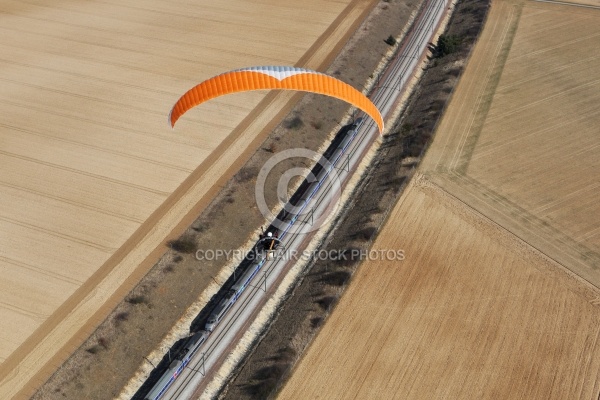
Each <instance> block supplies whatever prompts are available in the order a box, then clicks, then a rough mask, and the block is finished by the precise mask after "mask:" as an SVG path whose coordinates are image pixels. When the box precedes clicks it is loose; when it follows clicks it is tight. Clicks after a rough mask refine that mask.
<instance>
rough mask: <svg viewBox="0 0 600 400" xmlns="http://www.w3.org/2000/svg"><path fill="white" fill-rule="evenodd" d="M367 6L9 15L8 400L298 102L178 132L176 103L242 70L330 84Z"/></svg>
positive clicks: (2, 287) (68, 5) (5, 92)
mask: <svg viewBox="0 0 600 400" xmlns="http://www.w3.org/2000/svg"><path fill="white" fill-rule="evenodd" d="M370 5H372V2H371V1H360V0H347V1H321V0H318V1H313V0H309V1H303V2H301V3H297V2H281V1H270V0H266V1H258V2H257V1H246V0H239V1H238V0H236V1H227V2H220V1H210V0H201V1H196V2H193V3H191V2H187V3H186V2H183V3H181V2H178V3H173V2H167V1H164V0H148V1H141V0H140V1H137V0H136V1H129V2H127V3H126V4H125V3H123V2H114V1H108V2H107V1H77V0H68V1H62V2H59V3H57V2H53V1H46V0H34V1H29V2H19V1H5V2H3V3H2V5H0V33H1V34H0V50H1V51H0V71H1V73H0V88H1V90H0V114H1V115H2V118H1V121H0V163H1V165H2V168H1V172H0V199H1V204H2V208H1V210H0V238H1V244H2V245H1V246H0V271H2V276H3V278H2V280H1V281H0V319H1V320H2V329H1V330H0V398H3V399H4V398H11V397H12V396H14V395H15V394H16V393H19V392H20V393H27V392H31V391H32V388H34V387H35V386H37V385H39V384H40V383H42V382H43V381H44V380H45V379H46V378H47V377H48V375H49V374H50V373H51V372H52V371H53V370H54V369H55V368H56V367H57V366H58V365H59V364H60V362H62V361H63V360H64V359H65V358H66V357H67V356H68V355H69V354H70V352H71V351H72V350H73V349H75V348H76V347H77V346H78V345H79V344H81V342H82V341H83V339H84V338H85V337H86V336H87V335H89V333H90V332H91V331H92V330H93V328H94V327H95V326H96V325H97V324H98V323H99V322H100V321H101V320H102V318H103V316H106V314H107V312H108V310H110V309H111V308H112V307H113V306H114V305H115V304H117V303H118V301H119V300H120V299H122V298H123V296H124V294H125V293H127V291H128V290H129V289H130V288H131V287H132V286H133V285H134V284H135V282H136V281H137V279H139V278H140V277H141V276H143V274H144V273H145V272H146V271H147V270H148V269H149V268H150V267H151V266H152V265H153V264H154V263H155V262H156V261H157V259H158V257H159V256H160V255H161V254H162V253H163V252H164V247H163V246H162V244H164V242H165V240H166V238H169V237H174V236H176V235H178V234H179V233H180V232H181V231H183V229H184V227H185V226H187V225H189V223H190V221H191V220H192V219H193V218H194V217H195V216H196V215H197V214H198V212H199V210H200V209H201V207H202V206H203V205H206V203H207V202H208V201H209V200H210V199H211V198H212V196H213V195H214V194H215V192H216V191H217V190H218V187H216V186H218V185H217V184H218V183H219V182H220V183H223V182H225V181H226V180H227V179H228V177H230V176H231V175H232V174H233V173H234V172H235V171H236V167H239V166H240V165H241V164H240V163H242V162H243V161H244V160H245V159H247V158H248V157H249V154H251V150H249V149H250V148H251V147H252V146H254V147H256V146H257V145H258V144H257V143H260V142H261V141H262V139H261V138H264V137H265V135H266V134H267V133H268V132H270V130H271V128H272V126H273V124H274V123H275V122H276V121H277V118H276V117H277V116H280V115H283V113H284V112H285V110H286V109H289V108H290V107H291V101H290V99H292V95H291V94H290V93H280V94H275V93H272V94H265V93H258V92H254V93H247V94H239V95H234V96H228V97H223V98H221V99H217V100H215V101H213V102H209V103H207V104H206V105H204V106H203V107H202V109H201V110H194V111H192V112H190V113H189V115H186V117H185V118H183V119H182V120H181V121H180V123H179V124H178V126H177V130H176V131H175V132H173V131H172V130H171V129H170V128H169V127H168V124H167V121H166V116H167V113H168V111H169V109H170V107H171V105H172V104H173V103H174V102H175V100H176V99H177V98H178V97H179V96H180V95H181V94H182V93H183V92H185V90H187V89H189V88H190V87H191V86H192V85H194V84H195V83H197V82H199V81H201V80H202V79H206V78H208V77H210V76H212V75H215V74H217V73H219V72H222V71H224V70H229V69H232V68H238V67H243V66H249V65H264V64H286V65H297V66H302V67H306V68H312V69H319V68H321V67H322V66H323V65H327V64H328V63H329V62H330V61H331V59H332V57H333V56H334V55H335V53H336V50H337V49H339V47H340V46H341V45H342V44H343V43H344V39H345V38H347V37H348V35H349V34H350V33H352V30H353V28H354V27H355V26H356V24H357V21H358V20H360V18H361V17H362V16H363V15H364V12H365V10H367V9H368V8H369V7H370ZM290 21H293V23H290ZM32 379H33V381H32V382H30V380H32ZM28 383H29V387H28V388H27V389H26V390H25V392H21V390H23V388H26V387H27V385H28Z"/></svg>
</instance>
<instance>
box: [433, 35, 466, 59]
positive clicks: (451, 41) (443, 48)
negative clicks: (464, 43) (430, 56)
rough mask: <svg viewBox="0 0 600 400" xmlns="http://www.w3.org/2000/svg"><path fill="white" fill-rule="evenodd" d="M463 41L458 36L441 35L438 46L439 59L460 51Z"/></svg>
mask: <svg viewBox="0 0 600 400" xmlns="http://www.w3.org/2000/svg"><path fill="white" fill-rule="evenodd" d="M460 42H461V39H460V37H458V36H456V35H445V34H442V35H440V38H439V39H438V44H437V52H438V57H444V56H446V55H448V54H452V53H454V52H456V51H457V50H458V47H459V46H460Z"/></svg>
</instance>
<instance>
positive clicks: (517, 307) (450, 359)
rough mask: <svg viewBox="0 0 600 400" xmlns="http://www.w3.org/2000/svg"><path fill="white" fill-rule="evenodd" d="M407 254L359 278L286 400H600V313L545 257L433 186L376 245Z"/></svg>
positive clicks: (418, 187) (398, 215) (408, 199)
mask: <svg viewBox="0 0 600 400" xmlns="http://www.w3.org/2000/svg"><path fill="white" fill-rule="evenodd" d="M415 211H416V212H415ZM398 249H401V250H404V254H405V260H404V261H386V260H385V259H384V260H381V261H375V260H374V261H371V262H368V263H365V264H363V265H362V266H361V267H360V269H359V270H358V272H357V273H356V276H355V277H354V278H353V281H352V283H351V284H350V287H349V288H348V290H347V291H346V293H345V294H344V296H343V297H342V299H341V301H340V303H339V304H338V305H337V307H336V308H335V310H334V311H333V313H332V314H331V316H330V317H329V319H328V320H327V322H326V323H325V325H324V327H323V329H322V330H321V332H320V333H319V335H318V337H317V339H316V340H315V342H313V344H312V345H311V347H310V349H309V350H308V352H307V353H306V355H305V357H304V358H303V359H302V361H301V362H300V363H299V366H298V367H297V369H296V371H294V374H293V375H292V377H291V379H290V381H289V382H288V384H287V385H286V386H285V387H284V389H283V391H282V393H281V395H280V396H279V399H298V398H307V399H348V398H356V399H367V398H369V399H389V398H397V399H407V398H411V399H440V398H445V399H475V398H477V399H482V398H502V399H550V398H553V399H567V398H577V399H596V398H597V396H598V391H599V389H600V388H599V387H598V382H597V376H598V371H599V370H600V342H599V341H598V338H599V336H600V312H599V310H598V307H597V306H595V305H593V304H591V303H590V301H589V298H587V297H586V295H587V294H588V293H587V292H580V291H579V289H577V288H576V285H575V283H572V282H565V279H564V277H563V276H561V274H557V273H556V271H555V269H554V266H553V265H552V263H551V262H550V261H548V260H547V259H546V258H545V257H543V256H542V255H540V254H539V253H538V252H536V251H535V250H533V249H531V248H529V247H528V246H523V245H522V243H521V242H519V240H518V239H516V238H515V237H514V236H512V235H511V234H510V233H508V232H506V231H505V230H504V229H503V228H500V227H499V226H498V225H496V224H494V223H493V222H491V221H489V220H486V219H485V218H482V216H481V215H479V214H477V213H475V212H473V211H472V210H471V209H469V208H468V207H466V206H465V205H464V204H463V203H462V202H460V201H459V200H457V199H456V198H453V197H451V196H450V195H448V194H447V193H446V192H444V191H443V190H441V189H439V188H438V187H437V186H435V185H432V184H430V183H428V182H427V181H425V180H422V181H420V182H413V184H411V186H409V187H408V188H407V190H406V192H405V193H404V194H403V197H402V198H401V200H400V202H399V204H398V205H397V206H396V208H395V209H394V210H393V212H392V213H391V214H390V219H389V222H388V224H387V225H386V226H385V228H384V229H383V230H382V232H381V233H380V235H379V237H378V239H377V240H376V242H375V244H374V246H373V250H375V251H380V250H384V251H387V250H398ZM390 258H391V257H390Z"/></svg>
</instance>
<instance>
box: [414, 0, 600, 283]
mask: <svg viewBox="0 0 600 400" xmlns="http://www.w3.org/2000/svg"><path fill="white" fill-rule="evenodd" d="M496 8H502V9H503V10H504V15H505V16H506V18H504V19H498V20H493V19H492V20H490V21H488V24H487V25H486V29H487V32H488V33H489V35H485V34H484V36H483V37H482V38H481V47H483V45H485V48H486V49H487V52H481V53H480V54H475V55H474V57H473V59H472V60H471V62H470V63H469V66H468V67H467V72H466V76H468V77H469V78H470V79H463V80H462V81H461V84H460V85H459V88H458V89H457V92H456V93H455V97H454V99H455V101H454V104H453V105H454V107H450V108H449V110H448V112H447V114H446V115H445V117H444V119H443V120H442V123H441V124H440V127H439V129H438V132H437V136H436V143H435V145H434V146H432V148H431V151H430V154H428V157H426V159H425V160H424V166H423V167H424V168H423V170H424V172H425V173H426V174H427V175H428V176H430V177H431V179H432V180H434V181H435V182H436V183H438V184H439V185H441V186H442V187H444V188H445V189H446V190H448V191H450V192H451V193H452V194H454V195H455V196H457V197H459V198H461V199H462V200H463V201H465V202H467V203H469V204H470V205H471V206H473V207H475V208H476V209H478V210H479V211H480V212H482V213H483V214H485V215H487V216H489V217H490V218H492V219H493V220H494V221H496V222H498V223H500V224H501V225H503V226H505V227H506V228H507V229H509V230H510V231H511V232H513V233H515V234H516V235H517V236H519V237H520V238H522V239H523V240H525V241H526V242H528V243H529V244H531V245H533V246H534V247H536V248H538V249H539V250H541V251H542V252H544V253H545V254H547V255H548V256H550V257H551V258H553V259H555V260H557V261H558V262H559V263H560V264H562V265H564V266H565V267H567V268H569V269H571V270H572V271H573V272H575V273H576V274H578V275H580V276H582V277H583V278H584V279H586V280H588V281H589V282H591V283H592V284H594V285H596V286H599V287H600V271H599V270H598V269H599V268H600V201H598V191H599V189H600V142H599V141H598V133H599V130H598V126H599V124H600V109H599V108H598V104H600V46H599V45H598V43H600V29H599V27H600V10H590V9H582V8H578V7H574V6H562V5H554V4H546V3H535V2H526V3H524V4H522V3H516V2H515V3H511V2H497V3H496Z"/></svg>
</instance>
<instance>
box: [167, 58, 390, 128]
mask: <svg viewBox="0 0 600 400" xmlns="http://www.w3.org/2000/svg"><path fill="white" fill-rule="evenodd" d="M262 89H283V90H298V91H305V92H312V93H319V94H324V95H326V96H331V97H336V98H338V99H341V100H344V101H346V102H348V103H350V104H352V105H353V106H355V107H357V108H359V109H361V110H363V111H364V112H365V113H366V114H368V115H369V116H370V117H371V118H373V120H374V121H375V122H376V123H377V126H378V127H379V133H382V132H383V118H382V117H381V114H380V113H379V110H378V109H377V107H376V106H375V104H373V102H372V101H371V100H369V99H368V98H367V96H365V95H364V94H362V93H361V92H359V91H358V90H356V89H355V88H353V87H352V86H350V85H348V84H347V83H345V82H342V81H340V80H339V79H336V78H333V77H331V76H329V75H325V74H322V73H320V72H316V71H310V70H307V69H303V68H295V67H285V66H267V67H249V68H243V69H237V70H234V71H230V72H225V73H223V74H221V75H217V76H215V77H212V78H209V79H207V80H205V81H204V82H202V83H200V84H198V85H196V86H194V87H193V88H191V89H190V90H188V91H187V92H186V93H185V94H184V95H183V96H181V98H180V99H179V100H177V103H175V105H174V106H173V108H172V109H171V112H170V113H169V124H170V125H171V127H174V126H175V122H177V120H178V119H179V117H181V116H182V115H183V114H185V113H186V112H187V111H188V110H189V109H190V108H193V107H195V106H197V105H199V104H201V103H203V102H205V101H207V100H210V99H213V98H215V97H218V96H223V95H225V94H229V93H235V92H243V91H249V90H262Z"/></svg>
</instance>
